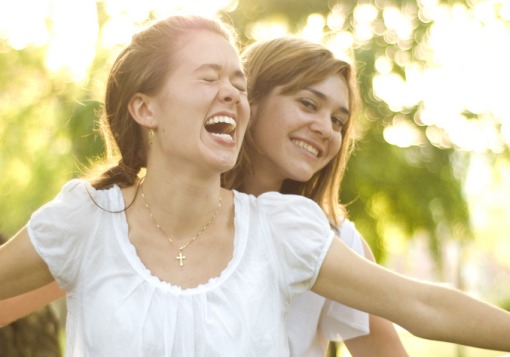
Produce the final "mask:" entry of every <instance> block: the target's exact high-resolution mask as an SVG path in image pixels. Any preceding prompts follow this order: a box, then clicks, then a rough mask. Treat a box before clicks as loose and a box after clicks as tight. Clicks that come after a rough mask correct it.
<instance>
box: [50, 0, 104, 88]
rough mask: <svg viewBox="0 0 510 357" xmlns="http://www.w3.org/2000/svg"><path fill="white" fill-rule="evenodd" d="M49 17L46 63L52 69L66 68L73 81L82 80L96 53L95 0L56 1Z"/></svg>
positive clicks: (54, 70)
mask: <svg viewBox="0 0 510 357" xmlns="http://www.w3.org/2000/svg"><path fill="white" fill-rule="evenodd" d="M52 20H53V21H52V34H51V39H50V42H49V46H48V53H47V57H46V66H47V67H48V69H49V70H50V71H53V72H57V71H59V70H60V69H66V70H68V71H69V72H70V75H71V78H72V79H73V80H75V81H81V80H83V79H85V77H86V76H87V71H88V68H89V66H90V64H91V63H92V61H93V60H94V57H95V55H96V50H95V45H96V41H97V34H98V30H99V27H98V26H99V25H98V23H97V9H96V4H95V2H91V1H89V0H74V1H73V2H69V1H67V0H58V1H55V6H54V8H53V12H52Z"/></svg>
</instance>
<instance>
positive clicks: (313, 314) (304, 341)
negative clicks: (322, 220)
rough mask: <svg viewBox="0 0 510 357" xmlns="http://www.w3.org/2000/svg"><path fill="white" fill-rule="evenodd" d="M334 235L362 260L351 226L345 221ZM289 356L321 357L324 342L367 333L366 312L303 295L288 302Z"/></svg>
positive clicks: (368, 330) (352, 224) (314, 296)
mask: <svg viewBox="0 0 510 357" xmlns="http://www.w3.org/2000/svg"><path fill="white" fill-rule="evenodd" d="M335 233H336V235H337V236H339V237H340V239H341V240H342V241H343V242H344V243H345V244H346V245H347V246H348V247H350V248H351V249H352V250H354V251H355V252H356V253H358V254H359V255H361V256H364V255H365V254H364V252H363V245H362V243H361V235H360V234H359V232H358V231H357V230H356V227H355V226H354V223H353V222H351V221H349V220H345V221H344V222H343V223H342V225H341V226H340V228H339V229H337V230H336V232H335ZM287 323H288V331H289V345H290V352H291V353H290V354H291V356H293V357H323V356H324V355H325V353H326V350H327V347H328V341H342V340H349V339H351V338H355V337H359V336H364V335H367V334H368V333H369V332H370V329H369V319H368V314H367V313H366V312H363V311H360V310H356V309H353V308H351V307H348V306H345V305H342V304H340V303H337V302H334V301H331V300H327V299H325V298H323V297H322V296H320V295H317V294H315V293H314V292H312V291H307V292H305V293H303V294H301V295H299V296H297V297H295V298H294V299H293V300H292V304H291V306H290V309H289V314H288V319H287Z"/></svg>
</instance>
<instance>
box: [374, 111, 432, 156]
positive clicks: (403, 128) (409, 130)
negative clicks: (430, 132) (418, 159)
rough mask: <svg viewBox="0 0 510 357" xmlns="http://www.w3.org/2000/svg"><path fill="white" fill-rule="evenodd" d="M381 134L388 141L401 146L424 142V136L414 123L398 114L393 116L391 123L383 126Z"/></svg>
mask: <svg viewBox="0 0 510 357" xmlns="http://www.w3.org/2000/svg"><path fill="white" fill-rule="evenodd" d="M383 135H384V139H385V140H386V141H387V142H388V143H390V144H392V145H396V146H399V147H402V148H406V147H410V146H416V145H421V144H424V143H425V138H424V137H423V135H422V133H421V131H420V130H419V129H418V128H417V127H416V125H415V124H414V123H412V122H409V120H407V119H405V117H404V116H402V115H398V114H397V115H396V116H395V117H394V118H393V123H392V125H390V126H387V127H386V128H384V132H383Z"/></svg>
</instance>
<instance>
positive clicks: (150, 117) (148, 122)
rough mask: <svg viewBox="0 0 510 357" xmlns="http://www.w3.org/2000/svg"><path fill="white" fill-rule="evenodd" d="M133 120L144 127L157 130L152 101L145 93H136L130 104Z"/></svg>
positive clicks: (129, 108)
mask: <svg viewBox="0 0 510 357" xmlns="http://www.w3.org/2000/svg"><path fill="white" fill-rule="evenodd" d="M128 110H129V113H130V114H131V116H132V117H133V119H134V120H135V121H136V122H137V123H138V124H140V125H141V126H143V127H146V128H152V129H155V128H156V127H157V126H158V123H157V121H156V118H155V117H154V113H153V110H152V99H151V98H150V97H149V96H147V95H146V94H143V93H135V94H134V95H133V96H132V97H131V99H130V100H129V103H128Z"/></svg>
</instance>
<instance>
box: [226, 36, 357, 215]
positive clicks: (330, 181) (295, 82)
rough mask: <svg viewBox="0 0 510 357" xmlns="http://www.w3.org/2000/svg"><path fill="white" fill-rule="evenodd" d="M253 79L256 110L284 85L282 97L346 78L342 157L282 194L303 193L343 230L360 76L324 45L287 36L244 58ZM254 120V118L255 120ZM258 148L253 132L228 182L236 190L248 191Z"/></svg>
mask: <svg viewBox="0 0 510 357" xmlns="http://www.w3.org/2000/svg"><path fill="white" fill-rule="evenodd" d="M242 57H243V60H244V63H245V70H246V74H247V76H248V95H249V99H250V105H254V104H257V103H259V102H261V101H262V100H263V99H264V98H265V96H267V95H268V94H269V93H271V91H272V90H273V89H274V88H275V87H277V86H284V87H283V89H282V92H281V93H282V94H293V93H296V92H298V91H299V90H301V89H303V88H305V87H307V86H309V85H312V84H315V83H318V82H320V81H322V80H324V79H326V78H327V77H329V76H331V75H339V76H341V77H342V78H343V79H344V80H345V81H346V83H347V86H348V91H349V110H350V113H351V114H350V117H349V120H348V121H347V123H346V124H345V125H344V127H343V129H342V136H343V140H342V145H341V147H340V150H339V152H338V154H337V155H336V156H335V157H334V158H333V159H332V160H331V161H330V162H329V163H328V164H327V165H326V166H325V167H324V168H323V169H322V170H320V171H318V172H316V173H315V174H314V175H313V176H312V178H311V179H310V180H308V181H307V182H297V181H292V180H286V181H285V182H284V183H283V185H282V187H281V189H280V192H282V193H292V194H299V195H302V196H305V197H308V198H310V199H312V200H314V201H315V202H317V203H318V204H319V206H320V207H321V208H322V209H323V211H324V212H325V213H326V214H327V215H328V217H329V218H330V219H331V220H332V221H333V222H334V223H335V224H336V225H338V224H339V223H340V221H341V219H342V218H343V217H345V215H346V210H345V208H344V207H343V206H342V205H340V204H339V194H340V183H341V181H342V178H343V175H344V172H345V166H346V164H347V160H348V157H349V154H350V152H351V149H352V146H353V142H354V140H353V125H352V117H353V112H354V111H356V109H357V108H358V107H359V98H358V90H357V84H356V75H355V73H354V70H353V68H352V67H351V66H350V65H349V64H348V63H346V62H344V61H342V60H339V59H337V58H335V56H334V55H333V53H332V52H331V51H329V50H328V49H326V48H325V47H324V46H322V45H320V44H316V43H313V42H309V41H306V40H303V39H299V38H294V37H282V38H277V39H272V40H268V41H261V42H256V43H254V44H252V45H250V46H248V47H247V48H246V49H245V50H244V52H243V54H242ZM252 120H253V119H252ZM253 150H256V143H254V140H253V137H252V136H251V134H250V130H249V129H248V130H247V132H246V136H245V139H244V144H243V146H242V149H241V152H240V155H239V158H238V163H237V165H236V167H234V168H233V169H232V170H231V171H229V172H227V173H226V174H225V175H224V177H223V179H224V185H225V186H227V187H230V188H233V189H239V188H240V187H241V186H242V183H243V179H244V177H245V175H246V174H247V173H249V172H252V167H251V163H250V153H251V152H252V151H253Z"/></svg>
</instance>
